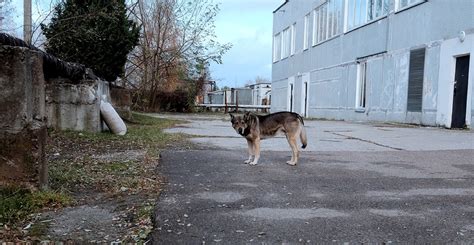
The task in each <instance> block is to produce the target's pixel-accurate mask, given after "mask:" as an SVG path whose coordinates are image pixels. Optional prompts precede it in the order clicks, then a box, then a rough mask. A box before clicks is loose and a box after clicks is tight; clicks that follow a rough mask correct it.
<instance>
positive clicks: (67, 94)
mask: <svg viewBox="0 0 474 245" xmlns="http://www.w3.org/2000/svg"><path fill="white" fill-rule="evenodd" d="M107 93H109V89H108V83H107V82H104V81H100V80H84V81H81V83H79V84H73V83H71V81H69V80H68V79H64V78H56V79H51V80H49V81H48V83H47V85H46V112H47V118H48V127H49V128H54V129H58V130H76V131H89V132H100V131H102V129H103V127H104V126H103V124H102V122H101V118H100V101H101V99H102V100H105V101H108V102H109V101H110V95H108V94H107Z"/></svg>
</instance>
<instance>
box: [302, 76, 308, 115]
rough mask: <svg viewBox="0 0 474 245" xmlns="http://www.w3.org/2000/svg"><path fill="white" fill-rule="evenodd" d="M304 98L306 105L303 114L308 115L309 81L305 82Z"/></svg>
mask: <svg viewBox="0 0 474 245" xmlns="http://www.w3.org/2000/svg"><path fill="white" fill-rule="evenodd" d="M303 86H304V88H303V98H304V105H303V116H304V117H307V116H308V81H304V82H303Z"/></svg>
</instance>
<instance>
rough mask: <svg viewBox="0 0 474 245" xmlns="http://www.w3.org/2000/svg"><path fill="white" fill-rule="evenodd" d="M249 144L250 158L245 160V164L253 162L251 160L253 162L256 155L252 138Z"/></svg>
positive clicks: (248, 141)
mask: <svg viewBox="0 0 474 245" xmlns="http://www.w3.org/2000/svg"><path fill="white" fill-rule="evenodd" d="M247 145H248V147H249V159H248V160H245V161H244V163H245V164H247V163H251V162H252V158H253V155H254V152H253V143H252V141H251V140H247Z"/></svg>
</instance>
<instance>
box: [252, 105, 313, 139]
mask: <svg viewBox="0 0 474 245" xmlns="http://www.w3.org/2000/svg"><path fill="white" fill-rule="evenodd" d="M257 118H258V121H259V129H260V135H262V136H264V137H265V136H266V137H271V136H275V135H276V134H277V133H279V132H282V133H284V134H285V135H286V136H287V137H295V136H298V134H299V136H300V139H301V142H302V144H303V146H302V147H303V148H305V147H306V145H307V138H306V131H305V129H304V121H303V118H302V117H301V116H300V115H298V114H297V113H294V112H287V111H283V112H276V113H272V114H268V115H264V116H257Z"/></svg>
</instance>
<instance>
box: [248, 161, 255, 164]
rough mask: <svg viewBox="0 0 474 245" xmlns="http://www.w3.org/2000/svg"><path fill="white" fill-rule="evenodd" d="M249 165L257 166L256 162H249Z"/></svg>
mask: <svg viewBox="0 0 474 245" xmlns="http://www.w3.org/2000/svg"><path fill="white" fill-rule="evenodd" d="M249 165H257V162H255V161H254V162H250V163H249Z"/></svg>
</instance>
